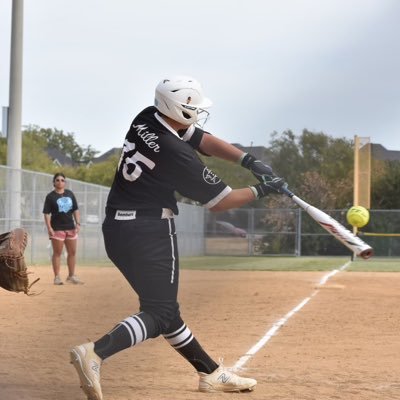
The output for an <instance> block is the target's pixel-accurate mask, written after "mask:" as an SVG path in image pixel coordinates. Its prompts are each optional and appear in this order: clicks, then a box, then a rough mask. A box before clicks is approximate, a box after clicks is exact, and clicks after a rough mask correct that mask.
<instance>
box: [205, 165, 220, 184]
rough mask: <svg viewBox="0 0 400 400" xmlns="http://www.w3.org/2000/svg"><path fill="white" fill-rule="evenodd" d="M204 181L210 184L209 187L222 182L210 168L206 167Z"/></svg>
mask: <svg viewBox="0 0 400 400" xmlns="http://www.w3.org/2000/svg"><path fill="white" fill-rule="evenodd" d="M203 179H204V180H205V181H206V182H207V183H208V184H209V185H216V184H218V183H220V182H221V179H220V178H219V177H218V176H217V175H216V174H215V173H214V172H212V171H211V169H210V168H207V167H204V169H203Z"/></svg>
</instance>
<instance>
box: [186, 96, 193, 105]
mask: <svg viewBox="0 0 400 400" xmlns="http://www.w3.org/2000/svg"><path fill="white" fill-rule="evenodd" d="M191 101H192V98H191V97H190V96H189V97H188V98H187V100H186V104H190V102H191Z"/></svg>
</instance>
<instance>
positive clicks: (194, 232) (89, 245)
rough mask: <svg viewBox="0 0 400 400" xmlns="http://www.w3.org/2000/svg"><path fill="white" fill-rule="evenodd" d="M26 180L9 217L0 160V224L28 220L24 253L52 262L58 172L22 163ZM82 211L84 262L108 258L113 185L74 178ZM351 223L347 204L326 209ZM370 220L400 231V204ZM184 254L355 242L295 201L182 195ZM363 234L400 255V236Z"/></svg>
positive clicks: (372, 227) (7, 171)
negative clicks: (218, 200) (50, 221)
mask: <svg viewBox="0 0 400 400" xmlns="http://www.w3.org/2000/svg"><path fill="white" fill-rule="evenodd" d="M17 172H18V179H20V180H21V190H20V192H19V193H18V198H20V203H21V207H20V215H19V217H18V220H14V219H13V218H11V215H14V214H13V213H12V212H11V208H12V207H11V206H12V201H13V193H11V190H10V187H13V185H10V182H11V180H12V179H14V176H15V173H16V170H13V169H11V168H9V167H5V166H0V232H6V231H8V230H10V229H11V228H12V227H14V226H23V227H24V228H25V229H27V231H28V233H29V234H30V241H29V244H28V248H27V250H26V258H27V261H28V262H29V263H30V264H41V263H49V260H50V256H51V245H50V241H49V239H48V235H47V229H46V227H45V224H44V219H43V213H42V210H43V203H44V199H45V197H46V195H47V193H49V192H50V191H51V190H53V185H52V175H50V174H44V173H38V172H32V171H25V170H18V171H17ZM67 188H68V189H71V190H72V191H73V192H74V194H75V196H76V198H77V201H78V205H79V210H80V213H81V228H82V229H81V232H80V237H79V240H78V252H77V257H78V262H81V263H82V262H83V263H84V262H87V263H96V262H104V261H106V260H107V255H106V252H105V249H104V243H103V236H102V232H101V224H102V221H103V219H104V209H105V204H106V200H107V196H108V192H109V188H108V187H105V186H100V185H94V184H90V183H85V182H81V181H77V180H74V179H68V177H67ZM325 211H326V212H327V213H328V214H330V215H331V216H332V217H333V218H335V219H336V220H338V221H339V222H340V223H342V224H343V225H345V226H347V227H348V228H349V229H351V227H350V226H348V225H347V223H346V218H345V217H346V210H325ZM370 214H371V218H370V222H369V224H368V225H367V227H365V228H364V229H363V231H364V232H368V233H370V234H373V233H379V234H382V233H384V234H388V233H389V234H390V233H394V234H396V233H397V234H398V233H400V210H371V212H370ZM176 227H177V233H178V244H179V253H180V255H181V256H203V255H239V256H240V255H243V256H248V255H254V256H263V255H264V256H268V255H291V256H302V255H304V256H314V255H315V256H316V255H329V256H331V255H338V256H339V255H340V256H343V255H350V252H349V250H347V248H346V247H344V246H343V245H342V244H341V243H339V242H338V241H337V240H336V239H334V238H333V237H332V236H331V235H329V234H328V233H327V232H326V231H325V230H323V229H322V228H321V227H320V226H319V225H318V224H317V223H315V221H313V220H312V219H311V218H310V217H309V216H308V215H307V213H305V212H304V211H303V210H301V209H298V208H293V209H244V208H240V209H236V210H230V211H226V212H219V213H212V212H210V211H208V210H206V209H205V208H204V207H199V206H195V205H191V204H184V203H179V216H177V217H176ZM363 239H364V240H365V241H366V242H368V243H369V244H370V245H371V246H372V247H373V248H374V250H375V254H376V255H377V256H385V257H399V256H400V237H399V236H366V237H363Z"/></svg>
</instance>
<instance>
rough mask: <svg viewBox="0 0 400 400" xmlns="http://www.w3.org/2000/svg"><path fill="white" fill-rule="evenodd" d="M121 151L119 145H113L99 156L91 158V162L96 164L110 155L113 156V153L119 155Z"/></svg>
mask: <svg viewBox="0 0 400 400" xmlns="http://www.w3.org/2000/svg"><path fill="white" fill-rule="evenodd" d="M121 151H122V148H121V147H113V148H112V149H110V150H108V151H106V152H105V153H103V154H102V155H101V156H99V157H95V158H94V159H93V163H95V164H98V163H101V162H104V161H107V160H108V159H109V158H110V157H113V156H114V155H120V154H121Z"/></svg>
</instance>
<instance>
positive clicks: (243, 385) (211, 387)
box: [198, 365, 257, 392]
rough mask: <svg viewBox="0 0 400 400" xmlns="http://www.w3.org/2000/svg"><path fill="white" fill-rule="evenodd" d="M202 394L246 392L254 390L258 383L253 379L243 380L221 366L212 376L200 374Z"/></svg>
mask: <svg viewBox="0 0 400 400" xmlns="http://www.w3.org/2000/svg"><path fill="white" fill-rule="evenodd" d="M198 374H199V377H200V382H199V391H200V392H245V391H252V390H254V388H255V386H256V385H257V381H256V380H255V379H252V378H242V377H241V376H239V375H236V374H234V373H233V372H232V371H230V370H229V369H227V368H225V367H224V366H223V365H220V366H219V367H218V368H217V369H216V370H215V371H214V372H212V373H211V374H205V373H204V372H199V373H198Z"/></svg>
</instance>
